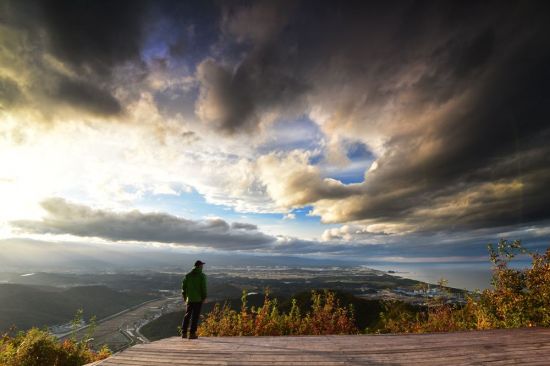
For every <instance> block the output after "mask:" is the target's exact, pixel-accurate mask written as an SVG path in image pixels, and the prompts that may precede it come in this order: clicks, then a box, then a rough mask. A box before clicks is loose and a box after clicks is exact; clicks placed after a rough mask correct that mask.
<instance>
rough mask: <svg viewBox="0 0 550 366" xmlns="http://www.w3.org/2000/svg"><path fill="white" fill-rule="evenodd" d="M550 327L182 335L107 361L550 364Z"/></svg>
mask: <svg viewBox="0 0 550 366" xmlns="http://www.w3.org/2000/svg"><path fill="white" fill-rule="evenodd" d="M549 354H550V329H517V330H491V331H481V332H457V333H432V334H407V335H374V336H373V335H355V336H349V335H347V336H346V335H344V336H296V337H211V338H199V339H198V340H192V341H190V340H185V339H181V338H177V337H173V338H168V339H164V340H161V341H157V342H152V343H149V344H141V345H136V346H134V347H132V348H129V349H127V350H125V351H123V352H121V353H118V354H116V355H113V356H111V357H110V358H108V359H107V360H104V361H103V362H101V363H100V365H101V366H105V365H136V366H140V365H150V366H154V365H159V366H164V365H182V366H189V365H204V366H210V365H212V366H218V365H243V366H244V365H246V366H256V365H286V366H292V365H300V366H308V365H319V366H333V365H365V364H369V365H371V364H379V365H391V364H418V365H447V364H453V365H455V364H456V365H474V364H477V365H479V364H491V365H493V364H494V365H513V364H517V363H522V364H526V363H527V364H549V362H548V356H547V355H549Z"/></svg>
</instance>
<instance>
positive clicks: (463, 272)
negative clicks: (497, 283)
mask: <svg viewBox="0 0 550 366" xmlns="http://www.w3.org/2000/svg"><path fill="white" fill-rule="evenodd" d="M528 265H529V263H527V262H517V263H512V267H514V268H525V267H527V266H528ZM366 266H367V267H369V268H373V269H378V270H381V271H385V272H387V271H395V272H396V273H394V274H392V275H394V276H400V277H404V278H410V279H413V280H417V281H423V282H428V283H433V284H436V283H437V282H438V281H439V280H440V279H441V278H445V279H446V280H448V281H449V283H448V285H449V286H450V287H455V288H459V289H466V290H470V291H473V290H483V289H486V288H491V276H492V271H491V264H490V263H487V262H468V263H382V264H381V263H372V264H367V265H366Z"/></svg>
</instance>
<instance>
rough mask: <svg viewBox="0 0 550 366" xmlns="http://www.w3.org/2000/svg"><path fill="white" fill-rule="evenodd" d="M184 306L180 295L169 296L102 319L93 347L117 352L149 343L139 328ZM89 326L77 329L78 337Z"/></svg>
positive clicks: (84, 332)
mask: <svg viewBox="0 0 550 366" xmlns="http://www.w3.org/2000/svg"><path fill="white" fill-rule="evenodd" d="M182 306H183V303H182V300H181V298H180V297H168V298H162V299H157V300H152V301H148V302H146V303H143V304H140V305H138V306H136V307H132V308H129V309H127V310H124V311H122V312H119V313H117V314H114V315H111V316H109V317H107V318H105V319H102V320H100V321H98V322H97V326H96V329H95V331H94V333H93V335H92V337H93V340H92V342H91V344H92V347H93V348H94V349H99V348H101V347H102V346H103V345H107V346H108V347H109V349H110V350H111V351H113V352H117V351H120V350H123V349H125V348H127V347H129V346H132V345H134V344H137V343H147V342H148V340H147V338H146V337H144V336H143V335H142V334H141V333H139V328H140V327H142V326H143V325H145V324H147V323H148V322H150V321H152V320H153V319H156V318H157V317H158V316H160V315H161V314H164V313H166V312H170V311H174V310H176V309H178V308H181V307H182ZM87 328H88V327H83V328H80V329H79V330H77V332H76V337H77V339H81V338H82V337H84V336H85V335H86V332H87V331H88V329H87ZM71 334H72V332H71V333H68V334H65V335H64V336H63V337H62V338H68V337H70V336H71Z"/></svg>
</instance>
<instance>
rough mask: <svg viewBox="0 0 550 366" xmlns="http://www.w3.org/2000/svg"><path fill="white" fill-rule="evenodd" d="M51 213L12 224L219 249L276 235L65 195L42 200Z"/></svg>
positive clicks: (258, 243) (249, 245) (250, 245)
mask: <svg viewBox="0 0 550 366" xmlns="http://www.w3.org/2000/svg"><path fill="white" fill-rule="evenodd" d="M42 207H43V208H44V209H45V210H46V212H47V214H48V215H47V216H46V217H45V218H44V219H43V220H41V221H28V220H27V221H15V222H12V225H13V226H15V227H17V228H18V229H20V230H23V231H25V232H29V233H42V234H44V233H49V234H71V235H76V236H84V237H99V238H104V239H109V240H114V241H140V242H159V243H173V244H186V245H193V246H204V247H211V248H216V249H224V250H229V249H235V250H246V249H248V250H252V249H258V248H262V247H265V246H267V245H270V244H272V243H273V242H274V241H275V239H274V238H273V237H270V236H268V235H265V234H263V233H261V232H258V231H257V230H256V229H257V228H256V227H255V226H254V225H250V224H246V223H233V224H231V225H230V224H229V223H227V222H226V221H224V220H222V219H208V220H202V221H193V220H186V219H183V218H180V217H176V216H173V215H169V214H164V213H142V212H139V211H137V210H135V211H130V212H122V213H117V212H112V211H105V210H94V209H92V208H90V207H87V206H84V205H78V204H73V203H70V202H67V201H65V200H63V199H59V198H52V199H49V200H47V201H44V202H43V203H42Z"/></svg>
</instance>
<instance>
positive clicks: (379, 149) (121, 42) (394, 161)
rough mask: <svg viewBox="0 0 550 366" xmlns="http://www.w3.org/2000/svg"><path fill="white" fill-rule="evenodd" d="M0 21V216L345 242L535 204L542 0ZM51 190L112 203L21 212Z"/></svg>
mask: <svg viewBox="0 0 550 366" xmlns="http://www.w3.org/2000/svg"><path fill="white" fill-rule="evenodd" d="M0 22H1V23H0V39H1V42H0V119H1V120H2V123H1V124H0V163H1V164H0V165H2V166H3V168H4V169H3V171H2V172H0V174H1V175H0V188H1V189H0V198H1V199H2V201H3V202H4V203H5V204H6V205H7V206H8V207H9V209H6V210H3V211H2V212H0V232H1V230H8V229H3V226H1V225H2V222H8V221H13V220H19V221H17V222H16V224H15V225H16V226H17V227H19V228H20V229H21V230H22V229H25V230H28V231H32V232H35V233H59V234H60V233H69V234H73V235H77V236H84V237H88V236H98V237H102V238H105V239H108V240H116V241H118V240H121V241H125V240H135V241H156V242H166V243H177V244H185V245H187V244H189V245H191V244H192V245H198V246H208V247H213V248H222V247H225V248H236V249H246V248H249V249H252V250H264V251H273V252H277V253H279V252H288V253H298V254H300V253H301V254H303V253H322V252H324V253H340V254H343V253H347V254H346V255H353V254H358V253H366V251H365V250H364V248H363V246H365V245H371V244H376V245H396V248H397V247H399V245H403V247H404V246H405V245H410V247H411V248H413V247H414V242H415V241H423V240H425V238H426V237H430V236H434V237H437V238H438V240H440V239H444V238H445V236H449V235H451V236H452V235H458V236H460V235H462V237H463V238H478V233H479V231H480V230H481V231H483V230H488V231H484V233H485V234H484V235H493V234H495V235H496V234H498V233H500V232H501V231H503V232H507V233H510V232H512V233H514V234H515V235H517V236H520V237H526V236H529V235H530V234H529V233H530V232H528V230H539V231H540V230H542V232H544V230H545V229H544V228H545V227H546V226H545V224H544V223H545V222H547V220H548V219H550V213H549V212H550V211H548V209H547V207H548V205H549V204H550V190H548V189H547V187H548V186H550V170H549V168H548V167H549V164H550V161H549V157H550V145H549V144H548V141H549V140H550V123H549V112H548V105H550V98H549V95H550V93H549V92H548V85H550V68H549V67H548V65H549V64H550V25H549V24H550V11H549V9H548V5H547V3H546V2H542V1H529V2H502V1H500V2H498V1H494V2H493V1H487V2H463V1H391V0H390V1H382V2H365V1H346V2H338V1H313V0H303V1H272V2H268V1H238V2H232V1H230V2H216V1H212V2H211V1H199V2H175V1H169V0H166V1H158V2H151V1H148V2H142V1H116V2H114V3H108V4H107V3H104V2H97V1H92V2H90V1H87V2H81V1H15V0H8V1H3V2H1V3H0ZM50 127H54V128H50ZM52 196H56V197H64V198H65V199H67V200H74V201H76V202H89V203H90V204H91V205H93V206H94V207H108V208H109V209H110V210H107V209H105V210H95V209H92V208H90V207H86V206H78V205H74V204H71V203H68V201H62V200H48V201H46V203H45V205H44V208H45V209H46V210H47V212H48V216H46V217H45V218H44V219H43V220H37V217H39V214H37V212H40V211H39V208H38V207H37V202H40V201H42V200H44V199H45V198H47V197H52ZM133 208H139V209H141V210H142V211H130V210H131V209H133ZM145 209H146V210H147V211H151V210H158V211H163V212H168V213H166V214H149V213H143V212H144V211H143V210H145ZM73 211H74V212H73ZM67 212H73V214H71V215H69V214H67ZM182 212H184V215H186V214H187V213H190V216H186V217H194V218H197V217H205V216H208V215H212V216H216V217H220V218H219V219H212V220H196V221H193V220H186V219H181V218H179V217H178V216H175V215H174V213H177V214H178V215H180V214H181V213H182ZM226 214H227V216H225V215H226ZM249 214H250V215H251V216H250V218H251V219H250V223H246V224H244V223H232V224H231V223H229V222H228V217H231V218H232V219H231V220H229V221H233V219H235V218H236V220H238V221H240V219H239V218H238V217H240V215H247V219H246V220H245V221H248V215H249ZM291 219H292V220H291ZM149 224H150V225H149ZM256 225H257V226H256ZM258 228H262V230H265V232H266V233H269V235H268V234H263V233H262V232H261V231H260V230H259V229H258ZM520 229H521V230H524V231H521V230H520ZM294 233H300V234H297V235H294ZM279 234H285V235H287V236H277V235H279ZM298 236H299V238H298ZM223 238H226V240H225V241H224V239H223ZM306 238H307V239H306ZM479 238H481V236H479ZM484 238H486V237H484ZM476 240H477V239H476ZM482 241H485V239H483V240H482V239H479V242H478V244H479V243H481V242H482ZM456 242H459V241H456ZM449 245H451V244H449ZM453 245H454V244H453ZM380 248H382V247H380ZM446 250H447V251H448V252H450V249H448V247H447V249H446ZM427 251H428V249H426V252H427ZM388 253H389V252H388ZM453 253H455V252H453ZM455 254H456V253H455ZM388 256H390V254H388ZM391 256H395V253H393V254H391Z"/></svg>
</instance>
